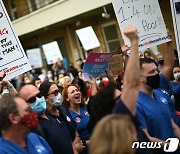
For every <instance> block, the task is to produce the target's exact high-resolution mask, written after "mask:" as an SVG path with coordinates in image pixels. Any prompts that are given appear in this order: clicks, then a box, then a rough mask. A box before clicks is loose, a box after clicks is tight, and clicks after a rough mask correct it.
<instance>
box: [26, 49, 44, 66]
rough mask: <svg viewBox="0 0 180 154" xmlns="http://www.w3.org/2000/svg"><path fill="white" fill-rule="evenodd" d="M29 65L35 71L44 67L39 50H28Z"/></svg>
mask: <svg viewBox="0 0 180 154" xmlns="http://www.w3.org/2000/svg"><path fill="white" fill-rule="evenodd" d="M26 53H27V57H28V60H29V63H30V65H31V67H32V68H33V69H35V68H40V67H42V66H43V63H42V58H41V51H40V49H39V48H35V49H28V50H26Z"/></svg>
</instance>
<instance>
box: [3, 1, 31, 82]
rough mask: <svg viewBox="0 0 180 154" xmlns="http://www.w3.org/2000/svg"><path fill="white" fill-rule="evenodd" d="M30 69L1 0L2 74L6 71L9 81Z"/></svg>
mask: <svg viewBox="0 0 180 154" xmlns="http://www.w3.org/2000/svg"><path fill="white" fill-rule="evenodd" d="M30 69H31V66H30V64H29V61H28V59H27V57H26V55H25V52H24V50H23V48H22V45H21V43H20V41H19V39H18V37H17V35H16V34H15V31H14V29H13V27H12V23H11V20H10V18H9V16H8V14H7V11H6V9H5V7H4V4H3V2H2V0H0V72H2V71H4V72H5V73H6V77H5V79H8V80H9V79H12V78H14V77H16V76H18V75H20V74H22V73H24V72H27V71H29V70H30Z"/></svg>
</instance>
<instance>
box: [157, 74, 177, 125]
mask: <svg viewBox="0 0 180 154" xmlns="http://www.w3.org/2000/svg"><path fill="white" fill-rule="evenodd" d="M154 92H155V93H156V92H157V93H158V92H159V93H160V92H161V93H163V95H164V98H165V99H166V100H167V102H168V105H169V110H170V113H171V118H172V119H173V120H174V122H175V123H176V125H178V126H179V127H180V118H179V117H178V116H177V114H176V110H175V103H174V102H173V101H172V99H171V95H172V87H171V84H170V82H169V81H168V80H167V79H166V78H165V77H164V76H163V75H160V87H159V88H158V89H155V90H154Z"/></svg>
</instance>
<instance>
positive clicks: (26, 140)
mask: <svg viewBox="0 0 180 154" xmlns="http://www.w3.org/2000/svg"><path fill="white" fill-rule="evenodd" d="M37 126H38V119H37V114H36V113H35V112H33V111H32V110H31V108H30V106H29V105H28V104H27V103H26V102H25V100H23V99H22V98H20V97H19V96H11V95H4V96H3V97H2V98H1V100H0V130H1V132H2V137H0V153H1V154H40V153H43V154H52V150H51V148H50V146H49V145H48V143H47V142H46V141H45V140H44V139H43V138H42V137H40V136H39V135H37V134H35V133H30V131H32V130H33V129H35V128H36V127H37Z"/></svg>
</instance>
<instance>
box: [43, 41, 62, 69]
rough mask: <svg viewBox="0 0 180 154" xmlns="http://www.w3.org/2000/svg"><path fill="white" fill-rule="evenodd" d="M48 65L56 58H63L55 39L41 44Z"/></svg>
mask: <svg viewBox="0 0 180 154" xmlns="http://www.w3.org/2000/svg"><path fill="white" fill-rule="evenodd" d="M42 48H43V51H44V54H45V57H46V61H47V63H48V65H50V64H53V63H54V62H56V61H57V59H58V58H60V59H61V60H62V59H63V57H62V54H61V51H60V49H59V46H58V43H57V41H54V42H51V43H47V44H44V45H42Z"/></svg>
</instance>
